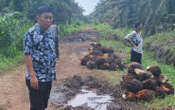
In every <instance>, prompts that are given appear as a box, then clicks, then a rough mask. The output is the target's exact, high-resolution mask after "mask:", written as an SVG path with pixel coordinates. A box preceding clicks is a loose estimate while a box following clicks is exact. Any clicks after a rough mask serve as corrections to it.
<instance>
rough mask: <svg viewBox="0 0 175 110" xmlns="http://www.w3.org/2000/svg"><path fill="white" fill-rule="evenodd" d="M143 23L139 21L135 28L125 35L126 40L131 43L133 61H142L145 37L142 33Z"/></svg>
mask: <svg viewBox="0 0 175 110" xmlns="http://www.w3.org/2000/svg"><path fill="white" fill-rule="evenodd" d="M141 30H142V23H140V22H138V23H136V24H135V30H134V31H132V32H131V33H130V34H128V35H127V36H125V40H127V41H128V42H129V43H130V44H131V47H132V49H131V62H138V63H140V64H141V63H142V54H143V38H142V35H141Z"/></svg>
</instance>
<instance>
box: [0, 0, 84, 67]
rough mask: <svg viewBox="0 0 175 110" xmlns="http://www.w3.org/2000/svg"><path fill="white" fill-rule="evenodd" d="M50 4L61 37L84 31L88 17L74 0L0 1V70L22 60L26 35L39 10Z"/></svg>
mask: <svg viewBox="0 0 175 110" xmlns="http://www.w3.org/2000/svg"><path fill="white" fill-rule="evenodd" d="M43 4H45V5H50V6H51V7H52V9H53V10H52V11H53V14H54V22H55V23H56V24H58V25H59V27H60V33H59V34H60V36H61V37H62V36H64V35H68V34H70V33H72V32H74V31H77V30H79V29H82V28H83V27H82V26H81V25H82V24H84V21H83V20H85V21H87V19H86V17H84V16H83V15H82V12H83V9H82V8H81V7H79V6H78V4H77V3H75V2H74V0H0V68H1V70H2V68H6V67H8V65H9V64H13V63H17V62H19V61H21V60H23V36H24V34H25V32H26V31H27V30H28V29H29V28H30V27H31V26H32V25H33V24H34V21H35V15H36V9H37V8H38V6H40V5H43Z"/></svg>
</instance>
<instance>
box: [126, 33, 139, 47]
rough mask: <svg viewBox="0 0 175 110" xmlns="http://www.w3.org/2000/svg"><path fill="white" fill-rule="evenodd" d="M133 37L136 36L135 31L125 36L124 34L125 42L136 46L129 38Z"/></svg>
mask: <svg viewBox="0 0 175 110" xmlns="http://www.w3.org/2000/svg"><path fill="white" fill-rule="evenodd" d="M133 37H136V33H135V32H131V33H130V34H128V35H127V36H125V40H126V41H127V42H129V44H130V45H131V47H137V46H136V45H135V44H134V43H133V41H132V40H131V39H132V38H133Z"/></svg>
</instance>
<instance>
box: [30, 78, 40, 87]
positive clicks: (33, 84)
mask: <svg viewBox="0 0 175 110" xmlns="http://www.w3.org/2000/svg"><path fill="white" fill-rule="evenodd" d="M30 85H31V87H32V88H34V89H38V79H37V77H36V76H35V75H33V76H31V77H30Z"/></svg>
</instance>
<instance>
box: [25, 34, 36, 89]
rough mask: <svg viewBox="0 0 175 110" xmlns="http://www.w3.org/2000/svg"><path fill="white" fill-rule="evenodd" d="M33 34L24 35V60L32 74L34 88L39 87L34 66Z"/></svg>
mask: <svg viewBox="0 0 175 110" xmlns="http://www.w3.org/2000/svg"><path fill="white" fill-rule="evenodd" d="M31 37H32V34H29V33H26V34H25V35H24V54H25V56H24V60H25V64H26V67H27V71H28V72H29V74H30V84H31V87H32V88H35V89H37V88H38V79H37V77H36V75H35V71H34V68H33V62H32V56H31V54H32V48H33V41H32V38H31Z"/></svg>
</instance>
